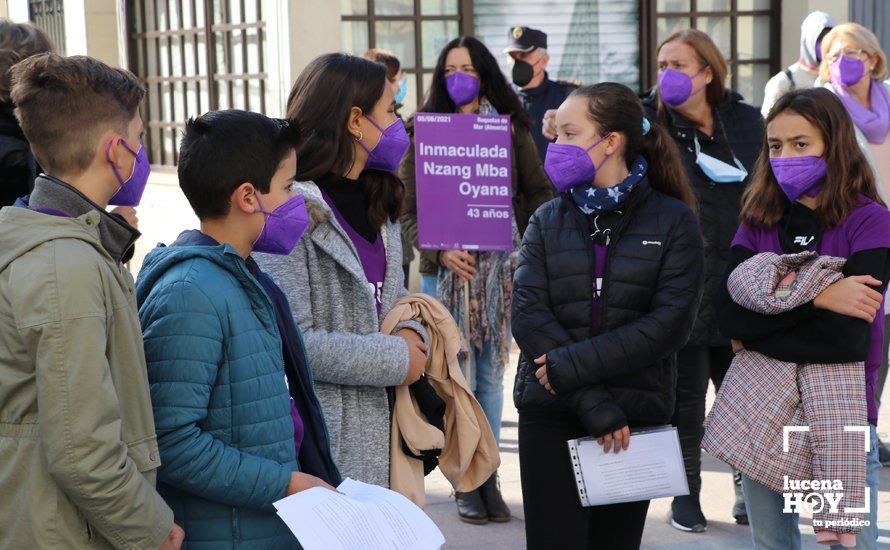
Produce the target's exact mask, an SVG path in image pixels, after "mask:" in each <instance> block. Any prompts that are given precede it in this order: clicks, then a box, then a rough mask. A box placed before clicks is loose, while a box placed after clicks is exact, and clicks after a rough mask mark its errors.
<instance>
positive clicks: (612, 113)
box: [571, 82, 698, 213]
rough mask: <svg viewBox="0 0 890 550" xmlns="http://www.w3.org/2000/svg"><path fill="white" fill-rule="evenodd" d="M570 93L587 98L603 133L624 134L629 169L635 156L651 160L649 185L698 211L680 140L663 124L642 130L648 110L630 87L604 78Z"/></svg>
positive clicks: (625, 157) (625, 155) (596, 123)
mask: <svg viewBox="0 0 890 550" xmlns="http://www.w3.org/2000/svg"><path fill="white" fill-rule="evenodd" d="M571 96H576V97H583V98H585V99H586V100H587V117H588V118H589V119H590V120H591V121H592V122H593V123H594V124H595V125H596V127H597V129H598V130H599V133H600V135H601V136H604V135H606V134H608V133H610V132H612V133H618V134H622V135H623V136H624V140H625V148H624V160H625V162H626V163H627V169H628V170H630V168H631V166H632V164H633V161H634V159H635V158H636V157H637V156H639V155H642V156H643V158H645V159H646V162H647V163H648V164H649V168H648V171H647V175H648V178H649V185H651V186H652V188H653V189H655V190H656V191H659V192H661V193H664V194H665V195H668V196H670V197H674V198H675V199H677V200H680V201H682V202H683V203H685V204H686V206H688V207H689V208H690V209H692V211H693V212H696V213H697V212H698V201H697V200H696V198H695V193H693V191H692V185H691V184H690V183H689V178H688V177H687V175H686V168H685V167H684V166H683V161H682V160H681V158H680V151H679V150H678V149H677V144H676V143H675V142H674V140H673V139H672V138H671V136H670V134H668V132H667V130H665V129H664V128H663V127H662V126H661V125H660V124H655V123H651V124H649V125H648V126H649V131H648V132H646V133H645V134H644V133H643V125H644V122H643V120H644V119H645V118H646V113H645V111H644V110H643V104H642V103H640V99H639V98H638V97H637V95H636V94H635V93H634V92H633V91H632V90H631V89H630V88H628V87H627V86H625V85H623V84H618V83H616V82H601V83H599V84H594V85H592V86H584V87H582V88H578V89H577V90H575V91H574V92H572V94H571Z"/></svg>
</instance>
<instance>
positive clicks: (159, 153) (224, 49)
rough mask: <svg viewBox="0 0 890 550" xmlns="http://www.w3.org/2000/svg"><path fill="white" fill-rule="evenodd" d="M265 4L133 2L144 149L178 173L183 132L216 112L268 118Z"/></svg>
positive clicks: (258, 0) (238, 0)
mask: <svg viewBox="0 0 890 550" xmlns="http://www.w3.org/2000/svg"><path fill="white" fill-rule="evenodd" d="M265 26H266V24H265V22H264V21H263V13H262V0H129V1H128V10H127V28H128V36H129V37H130V44H129V57H130V68H131V70H132V71H133V72H134V73H135V74H136V75H137V76H138V77H139V78H140V80H141V81H142V82H143V83H144V84H145V86H146V88H147V90H148V95H147V97H146V101H145V103H144V104H143V120H144V121H145V126H146V135H145V146H146V147H147V148H148V153H149V158H150V159H151V162H152V164H159V165H167V166H175V165H176V163H177V160H178V149H179V147H178V143H179V135H180V132H181V129H182V128H183V127H184V126H185V122H186V121H187V120H188V119H189V118H190V117H195V116H198V115H200V114H202V113H205V112H207V111H213V110H217V109H229V108H237V109H245V110H251V111H258V112H265V110H266V80H267V79H268V75H267V74H266V72H265V58H264V51H263V50H264V45H265Z"/></svg>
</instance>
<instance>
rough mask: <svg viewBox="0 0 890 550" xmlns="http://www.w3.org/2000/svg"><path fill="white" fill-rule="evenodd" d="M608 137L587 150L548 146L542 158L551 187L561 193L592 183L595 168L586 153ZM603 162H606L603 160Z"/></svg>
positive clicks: (557, 144) (569, 146)
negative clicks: (545, 154)
mask: <svg viewBox="0 0 890 550" xmlns="http://www.w3.org/2000/svg"><path fill="white" fill-rule="evenodd" d="M610 135H612V134H611V133H609V134H606V135H604V136H603V137H601V138H599V139H598V140H596V143H594V144H593V145H591V146H590V147H588V148H587V149H584V148H583V147H578V146H577V145H566V144H562V143H551V144H550V145H548V146H547V156H546V157H545V158H544V171H545V172H547V175H548V176H550V181H551V182H552V183H553V187H556V190H557V191H559V192H560V193H562V192H563V191H568V190H569V189H572V188H573V187H578V186H579V185H589V184H590V183H592V182H593V180H594V179H596V171H597V166H596V165H595V164H594V163H593V159H591V158H590V155H588V154H587V153H588V151H590V150H591V149H593V148H594V147H596V146H597V145H599V144H600V143H602V142H603V140H604V139H606V138H607V137H609V136H610ZM603 162H606V161H605V159H603ZM600 166H602V163H600Z"/></svg>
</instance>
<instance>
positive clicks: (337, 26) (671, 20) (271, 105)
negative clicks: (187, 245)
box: [0, 0, 890, 269]
mask: <svg viewBox="0 0 890 550" xmlns="http://www.w3.org/2000/svg"><path fill="white" fill-rule="evenodd" d="M817 9H819V10H823V11H827V12H829V13H831V14H832V15H834V16H835V18H836V19H837V20H838V21H846V20H851V19H852V20H855V21H858V22H861V23H863V24H865V25H867V26H869V27H870V28H872V29H874V30H875V31H876V32H877V33H878V36H879V38H883V37H884V35H885V34H888V35H890V7H887V9H885V7H884V5H883V3H882V2H881V1H880V0H794V1H790V0H786V1H784V2H783V1H782V0H314V1H313V0H0V15H7V16H8V17H10V18H12V19H14V20H19V21H25V20H28V21H32V22H34V23H35V24H37V25H39V26H41V27H42V28H44V29H45V30H46V31H47V33H48V34H49V35H50V36H51V37H52V39H53V40H54V41H55V42H56V44H57V45H58V49H59V51H60V52H62V53H65V54H68V55H75V54H87V55H92V56H95V57H98V58H99V59H102V60H103V61H106V62H108V63H111V64H115V65H120V66H125V67H127V68H129V69H130V70H131V71H133V72H134V73H135V74H136V75H137V76H138V77H139V78H140V79H141V80H142V81H143V82H144V83H145V85H146V88H147V89H148V96H147V100H146V102H145V104H144V106H143V113H142V114H143V117H144V120H145V123H146V137H145V145H146V147H147V148H148V152H149V158H150V160H151V162H152V165H153V176H152V179H151V185H150V186H149V190H148V191H147V193H146V196H145V200H144V203H143V205H142V207H141V208H140V223H141V229H142V231H143V233H144V234H145V235H146V237H144V238H143V239H141V243H140V245H139V248H138V250H137V257H136V260H135V264H136V265H135V267H136V268H137V269H138V265H139V264H140V262H141V257H142V256H143V255H144V254H145V253H146V252H147V251H148V250H149V249H150V248H151V247H153V246H154V245H155V244H156V243H157V242H170V241H172V240H173V239H174V238H175V237H176V235H177V234H178V232H179V231H180V230H182V229H183V228H186V227H194V226H195V224H196V223H197V221H196V220H195V219H194V217H193V216H192V214H191V210H190V209H189V207H188V204H187V203H186V202H185V199H184V197H183V196H182V193H181V192H180V191H179V188H178V186H177V184H176V172H175V170H176V168H175V167H176V161H177V150H178V141H179V135H180V132H181V130H182V128H183V126H184V124H185V121H186V120H188V118H189V117H194V116H197V115H199V114H201V113H203V112H206V111H209V110H214V109H226V108H240V109H250V110H255V111H259V112H263V113H266V114H268V115H270V116H282V115H283V110H284V105H285V102H286V100H287V95H288V93H289V90H290V86H291V83H292V82H293V81H294V79H295V78H296V76H297V75H298V74H299V72H300V70H302V68H303V67H304V66H305V65H306V64H307V63H308V62H309V60H311V59H312V58H314V57H315V56H317V55H319V54H321V53H325V52H330V51H337V50H340V51H345V52H349V53H355V54H361V53H362V52H364V51H365V50H367V49H369V48H382V49H387V50H391V51H392V52H394V53H395V54H396V56H398V57H399V58H400V59H401V61H402V65H403V68H404V69H405V72H406V73H407V75H408V84H409V85H408V95H407V98H406V100H405V105H406V107H405V110H404V114H410V113H411V112H413V110H414V109H415V108H416V107H417V105H418V104H419V103H420V102H421V101H422V99H423V92H424V91H425V90H426V89H427V88H428V86H429V82H430V78H431V76H432V70H433V67H434V66H435V63H436V59H437V57H438V54H439V52H440V50H441V49H442V47H443V46H444V45H445V44H446V43H447V42H448V41H449V40H451V39H452V38H454V37H456V36H459V35H461V34H472V35H475V36H477V37H478V38H480V39H481V40H482V41H483V42H485V43H486V44H487V45H488V46H489V48H490V49H491V51H492V52H493V53H494V54H495V56H496V57H497V58H498V59H499V60H500V61H501V63H502V66H503V68H504V70H505V71H507V72H508V66H507V56H506V55H504V54H502V53H501V51H502V50H503V48H504V47H505V45H506V43H507V30H508V29H509V28H510V27H512V26H516V25H528V26H533V27H536V28H540V29H542V30H544V31H545V32H547V34H548V41H549V48H548V50H549V53H550V56H551V62H550V69H549V72H550V75H551V77H552V78H556V79H564V80H578V81H580V82H582V83H595V82H601V81H617V82H622V83H624V84H627V85H628V86H630V87H631V88H634V89H637V90H645V89H648V88H650V87H651V86H652V85H653V84H654V82H655V79H656V72H657V63H656V60H655V50H656V48H657V46H658V44H659V43H661V41H663V40H664V39H665V38H666V37H667V36H668V35H670V34H671V33H672V32H674V31H676V30H679V29H682V28H687V27H695V28H699V29H701V30H704V31H705V32H707V33H708V34H709V35H710V36H711V37H712V38H713V39H714V41H715V42H716V43H717V44H718V46H719V47H720V48H721V50H722V51H723V53H724V55H725V56H726V58H727V60H728V61H729V64H730V68H731V71H730V74H729V77H728V82H727V84H728V85H729V86H730V87H731V88H733V89H735V90H736V91H738V92H740V93H741V94H742V95H743V96H744V97H745V98H746V100H747V101H748V102H750V103H752V104H754V105H759V104H760V102H761V101H762V97H763V86H764V84H765V83H766V81H767V80H768V79H769V78H770V76H771V75H772V74H774V73H776V72H778V71H779V70H780V69H781V68H782V67H784V66H787V65H788V64H790V63H793V62H794V61H795V60H796V59H797V54H798V45H799V27H800V22H801V21H802V20H803V18H804V17H805V16H806V14H807V13H809V12H810V11H813V10H817ZM887 38H888V39H890V36H888V37H887ZM885 43H887V42H885Z"/></svg>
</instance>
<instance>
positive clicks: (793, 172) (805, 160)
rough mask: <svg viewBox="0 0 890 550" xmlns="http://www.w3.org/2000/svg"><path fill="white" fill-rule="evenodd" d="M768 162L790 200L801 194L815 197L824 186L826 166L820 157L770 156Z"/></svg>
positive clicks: (794, 200)
mask: <svg viewBox="0 0 890 550" xmlns="http://www.w3.org/2000/svg"><path fill="white" fill-rule="evenodd" d="M769 163H770V166H772V168H773V175H774V176H776V181H777V182H778V183H779V187H781V188H782V191H783V192H784V193H785V196H787V197H788V200H790V201H791V202H796V201H797V199H799V198H800V197H801V196H802V195H807V196H808V197H815V196H816V195H818V194H819V192H820V191H822V188H823V187H825V173H826V172H827V170H828V166H826V165H825V161H824V160H823V159H822V157H814V156H807V157H789V158H771V159H769Z"/></svg>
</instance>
